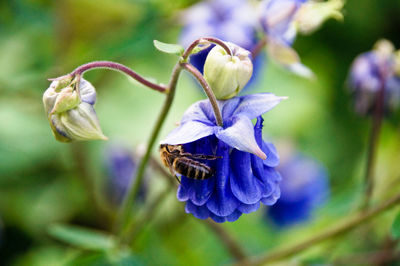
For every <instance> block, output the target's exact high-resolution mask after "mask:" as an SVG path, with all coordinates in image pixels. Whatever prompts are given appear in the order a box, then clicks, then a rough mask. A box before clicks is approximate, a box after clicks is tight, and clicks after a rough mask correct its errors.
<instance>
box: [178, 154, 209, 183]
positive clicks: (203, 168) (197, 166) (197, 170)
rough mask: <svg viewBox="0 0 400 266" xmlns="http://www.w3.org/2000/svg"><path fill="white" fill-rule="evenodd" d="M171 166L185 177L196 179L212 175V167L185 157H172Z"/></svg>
mask: <svg viewBox="0 0 400 266" xmlns="http://www.w3.org/2000/svg"><path fill="white" fill-rule="evenodd" d="M172 168H173V169H174V170H175V171H176V172H177V173H179V174H181V175H183V176H186V177H187V178H193V179H198V180H204V179H208V178H210V177H212V176H213V175H214V171H213V169H212V168H211V167H209V166H208V165H206V164H204V163H200V162H198V161H195V160H192V159H189V158H186V157H178V158H174V161H173V163H172Z"/></svg>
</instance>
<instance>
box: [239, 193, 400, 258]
mask: <svg viewBox="0 0 400 266" xmlns="http://www.w3.org/2000/svg"><path fill="white" fill-rule="evenodd" d="M398 204H400V194H399V195H396V196H394V197H392V198H391V199H389V200H387V201H385V202H383V203H381V204H380V205H379V206H377V207H375V208H371V209H369V210H366V211H361V212H359V213H358V214H357V215H356V216H354V217H353V218H350V219H348V220H345V221H343V222H341V223H339V225H337V226H333V227H332V228H329V229H328V230H326V231H323V232H321V233H319V234H317V235H315V236H312V237H310V238H309V239H306V240H304V241H302V242H300V243H298V244H295V245H291V246H288V247H286V248H282V249H278V250H276V251H272V252H268V253H265V254H264V255H261V256H258V257H255V258H252V259H249V260H247V261H246V260H244V261H239V262H238V264H237V265H242V264H243V263H248V264H250V265H262V264H266V263H270V262H274V261H278V260H282V259H285V258H288V257H290V256H292V255H295V254H297V253H299V252H301V251H304V250H306V249H308V248H310V247H312V246H314V245H316V244H319V243H321V242H323V241H325V240H328V239H331V238H334V237H337V236H339V235H341V234H344V233H346V232H348V231H350V230H351V229H353V228H355V227H357V226H359V225H360V224H362V223H365V222H367V221H368V220H370V219H372V218H374V217H376V216H378V215H379V214H381V213H383V212H385V211H387V210H389V209H391V208H393V207H395V206H396V205H398Z"/></svg>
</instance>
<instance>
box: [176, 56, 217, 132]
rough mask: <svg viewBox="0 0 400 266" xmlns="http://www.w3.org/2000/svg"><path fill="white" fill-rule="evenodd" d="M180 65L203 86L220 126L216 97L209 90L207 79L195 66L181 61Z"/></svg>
mask: <svg viewBox="0 0 400 266" xmlns="http://www.w3.org/2000/svg"><path fill="white" fill-rule="evenodd" d="M181 66H182V67H183V68H184V69H185V70H187V71H188V72H189V73H190V74H192V75H193V76H194V77H195V78H196V79H197V81H198V82H199V83H200V85H201V86H202V87H203V89H204V92H205V93H206V94H207V97H208V99H209V100H210V103H211V106H212V108H213V111H214V115H215V120H216V121H217V124H218V126H221V127H222V126H223V122H222V115H221V111H220V110H219V107H218V102H217V98H215V95H214V93H213V91H212V90H211V88H210V86H209V85H208V83H207V81H206V80H205V79H204V77H203V75H202V74H201V73H200V71H198V70H197V68H195V67H194V66H193V65H191V64H189V63H181Z"/></svg>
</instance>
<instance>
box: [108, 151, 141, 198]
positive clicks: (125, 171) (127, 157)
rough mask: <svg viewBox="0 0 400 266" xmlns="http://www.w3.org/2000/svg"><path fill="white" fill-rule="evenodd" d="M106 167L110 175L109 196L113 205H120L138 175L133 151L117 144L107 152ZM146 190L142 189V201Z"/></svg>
mask: <svg viewBox="0 0 400 266" xmlns="http://www.w3.org/2000/svg"><path fill="white" fill-rule="evenodd" d="M105 166H106V170H107V174H108V185H107V194H108V195H109V197H110V200H111V203H112V204H115V205H119V204H121V203H122V200H123V199H124V196H125V194H126V193H127V192H128V189H129V187H130V184H131V182H132V180H133V177H134V175H135V173H136V169H137V162H136V160H135V158H134V155H133V152H132V151H131V150H129V149H127V148H125V147H123V146H121V145H116V144H115V145H112V146H110V147H109V148H107V150H106V156H105ZM145 190H146V188H145V186H142V187H141V188H140V191H139V194H138V197H139V198H140V199H143V198H144V194H145Z"/></svg>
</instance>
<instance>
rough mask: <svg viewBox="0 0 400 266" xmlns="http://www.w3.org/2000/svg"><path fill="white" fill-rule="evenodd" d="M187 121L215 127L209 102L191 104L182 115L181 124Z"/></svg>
mask: <svg viewBox="0 0 400 266" xmlns="http://www.w3.org/2000/svg"><path fill="white" fill-rule="evenodd" d="M187 121H197V122H202V123H204V124H208V125H215V118H214V112H213V109H212V107H211V103H210V101H209V100H203V101H198V102H196V103H194V104H192V105H191V106H190V107H189V108H188V109H187V110H186V112H185V113H184V114H183V116H182V120H181V124H184V123H186V122H187Z"/></svg>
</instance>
